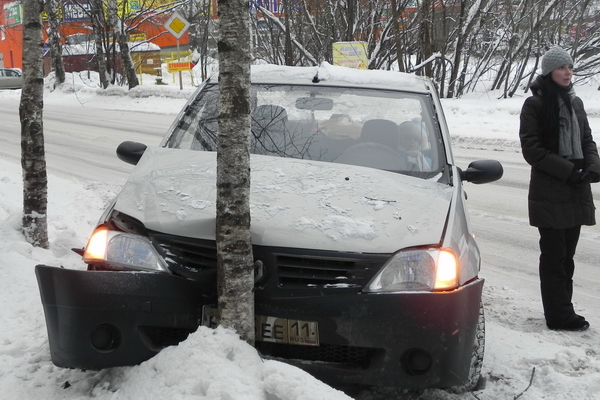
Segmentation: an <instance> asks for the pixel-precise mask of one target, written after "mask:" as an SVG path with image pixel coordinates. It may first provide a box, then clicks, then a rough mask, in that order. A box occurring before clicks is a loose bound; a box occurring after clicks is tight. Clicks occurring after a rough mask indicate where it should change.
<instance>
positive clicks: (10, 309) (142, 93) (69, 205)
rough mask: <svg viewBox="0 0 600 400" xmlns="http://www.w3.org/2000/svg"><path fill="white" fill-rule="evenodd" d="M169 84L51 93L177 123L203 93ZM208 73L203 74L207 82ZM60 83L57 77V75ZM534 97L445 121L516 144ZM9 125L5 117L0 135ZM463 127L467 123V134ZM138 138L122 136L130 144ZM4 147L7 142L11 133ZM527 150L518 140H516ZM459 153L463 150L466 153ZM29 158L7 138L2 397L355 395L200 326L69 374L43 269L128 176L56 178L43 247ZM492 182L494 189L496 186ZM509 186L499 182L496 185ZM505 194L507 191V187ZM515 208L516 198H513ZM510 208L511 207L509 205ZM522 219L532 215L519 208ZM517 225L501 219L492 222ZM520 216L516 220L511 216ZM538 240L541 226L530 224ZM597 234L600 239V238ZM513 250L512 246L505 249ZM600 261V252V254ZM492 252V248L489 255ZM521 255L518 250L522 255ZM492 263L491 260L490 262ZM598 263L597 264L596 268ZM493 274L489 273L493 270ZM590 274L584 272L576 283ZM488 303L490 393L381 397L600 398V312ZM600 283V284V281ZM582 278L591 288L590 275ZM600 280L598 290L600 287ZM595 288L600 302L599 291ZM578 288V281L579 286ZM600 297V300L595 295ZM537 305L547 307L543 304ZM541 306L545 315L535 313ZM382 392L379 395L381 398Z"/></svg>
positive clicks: (595, 112)
mask: <svg viewBox="0 0 600 400" xmlns="http://www.w3.org/2000/svg"><path fill="white" fill-rule="evenodd" d="M165 81H167V83H169V84H168V85H165V86H159V85H155V84H154V78H153V77H150V76H145V77H144V78H143V79H142V83H143V85H142V86H141V87H139V88H135V89H134V90H133V91H131V92H128V91H127V90H125V89H124V88H120V87H116V88H111V89H109V90H107V91H100V90H99V89H97V87H96V86H95V83H94V82H88V83H82V82H81V80H80V79H79V76H77V75H71V74H69V76H68V84H65V85H64V86H63V87H61V88H59V89H56V90H53V91H51V90H50V89H49V88H48V89H47V90H46V92H45V99H44V101H45V104H46V105H61V104H69V105H73V104H81V105H82V106H83V105H85V107H86V108H88V109H90V108H92V109H97V112H98V118H100V119H101V118H102V113H103V110H107V109H111V110H139V109H140V108H143V110H144V112H156V113H161V114H165V115H166V116H167V117H168V118H171V119H173V118H174V116H175V114H176V113H177V112H178V111H179V109H180V108H181V106H182V105H183V104H184V102H185V99H186V98H187V97H188V96H189V95H190V94H191V93H192V91H193V90H194V88H193V87H191V85H190V83H191V80H190V79H189V77H185V79H184V89H183V90H180V89H179V83H178V82H177V81H176V78H175V79H174V80H173V81H171V80H170V77H166V79H165ZM196 81H197V80H196ZM48 84H49V86H51V85H50V84H51V82H48ZM597 86H598V85H597V83H596V84H594V85H590V86H586V87H576V90H577V92H578V94H579V95H580V97H582V98H583V100H584V103H585V105H586V108H587V111H588V113H589V115H590V117H591V122H592V129H593V131H594V132H596V133H597V135H600V92H598V91H597V90H596V88H597ZM526 96H527V95H526V94H523V95H520V96H519V97H517V98H514V99H508V100H498V99H497V95H496V94H490V93H473V94H469V95H468V96H465V98H464V99H460V100H456V99H452V100H444V101H443V102H444V107H445V113H446V117H447V119H448V122H449V126H450V128H451V131H452V132H453V135H454V136H455V137H456V141H457V143H458V144H464V143H468V146H467V147H470V148H476V147H478V146H479V145H481V146H482V147H495V148H497V149H499V150H502V149H505V148H508V149H510V151H511V152H514V150H515V141H516V140H517V130H518V118H519V117H518V114H519V110H520V106H521V104H522V102H523V99H524V98H525V97H526ZM19 98H20V91H0V102H1V103H0V104H3V105H4V104H14V107H15V109H16V108H17V107H18V102H19ZM5 123H6V121H0V131H2V130H3V126H4V124H5ZM459 129H460V131H459ZM126 139H128V138H125V137H124V138H123V140H126ZM0 143H2V142H1V141H0ZM517 149H518V148H517ZM455 153H457V152H456V151H455ZM19 156H20V155H19V154H7V153H6V152H5V151H3V149H2V147H1V146H0V300H1V304H2V306H3V307H2V308H1V309H0V327H1V328H0V398H3V399H30V398H38V399H107V400H108V399H111V400H116V399H128V400H130V399H131V400H137V399H144V400H146V399H208V400H219V399H222V400H242V399H247V400H304V399H305V400H317V399H325V400H338V399H340V400H341V399H348V397H347V396H346V395H345V394H343V393H342V392H340V391H337V390H335V389H332V388H330V387H328V386H326V385H324V384H323V383H321V382H319V381H317V380H316V379H314V378H312V377H311V376H309V375H308V374H306V373H304V372H303V371H301V370H298V369H296V368H293V367H291V366H288V365H286V364H283V363H280V362H276V361H267V360H261V358H260V357H259V356H258V354H257V353H256V351H255V350H254V349H253V348H252V347H251V346H249V345H248V344H246V343H245V342H243V341H241V340H239V339H238V337H237V336H236V335H235V334H234V333H232V332H231V331H227V330H224V329H217V330H215V331H213V330H209V329H208V328H201V329H199V330H198V331H197V332H196V333H194V334H192V335H191V336H190V337H189V339H188V340H186V341H185V342H183V343H182V344H180V345H179V346H176V347H171V348H168V349H165V350H163V351H162V352H161V353H159V354H158V355H157V356H156V357H154V358H153V359H151V360H149V361H147V362H145V363H143V364H141V365H139V366H135V367H124V368H113V369H108V370H103V371H80V370H68V369H61V368H57V367H55V366H54V365H53V364H52V362H51V361H50V354H49V349H48V340H47V333H46V326H45V320H44V315H43V311H42V306H41V303H40V299H39V292H38V288H37V282H36V278H35V274H34V269H33V268H34V266H35V265H36V264H40V263H44V264H49V265H63V266H65V267H74V266H77V268H82V266H81V262H80V259H79V257H78V256H77V255H75V254H74V253H72V252H71V251H70V249H71V248H72V247H80V246H81V245H82V244H83V243H84V242H85V241H86V239H87V236H88V235H89V233H90V231H91V229H92V228H93V226H94V224H95V223H96V221H97V219H98V217H99V215H100V213H101V211H102V209H103V208H104V206H105V204H106V202H107V201H108V200H109V199H110V198H111V197H112V196H113V195H114V194H115V193H116V192H117V191H118V189H119V186H120V184H119V183H118V182H114V183H105V182H99V181H97V180H95V179H94V176H93V174H90V176H89V179H86V180H81V179H76V178H73V177H72V176H69V175H66V174H58V173H57V174H53V173H50V175H49V206H48V208H49V210H50V214H49V234H50V242H51V248H50V250H43V249H39V248H33V247H32V246H31V245H29V244H28V243H27V242H26V241H25V240H24V238H23V236H22V235H21V233H20V223H21V212H22V200H21V195H22V180H21V167H20V164H19ZM490 190H492V189H490ZM494 190H499V189H494ZM500 190H501V189H500ZM504 206H507V205H504ZM508 206H510V205H508ZM514 218H515V222H514V223H515V224H517V223H520V224H522V223H523V220H522V219H519V218H517V216H514ZM497 222H498V223H503V224H504V223H507V220H503V221H494V220H490V221H489V222H488V223H489V224H495V223H497ZM508 223H509V224H510V223H511V221H510V220H508ZM530 233H531V235H532V236H533V241H534V242H535V240H536V239H535V234H536V232H535V231H534V230H531V231H530ZM592 239H596V240H597V237H596V238H592ZM502 250H503V251H505V252H507V253H511V252H515V251H518V250H514V249H512V248H505V249H502ZM592 256H593V257H596V258H597V254H592ZM483 257H484V259H485V253H484V254H483ZM515 257H518V255H515ZM484 263H485V261H484ZM596 271H597V270H596ZM482 274H483V275H485V271H482ZM577 278H579V279H580V280H585V279H586V278H585V277H578V276H577V271H576V279H577ZM486 279H487V282H486V287H485V289H484V301H485V306H486V315H487V323H488V324H487V345H486V356H485V359H484V366H483V371H482V372H483V376H484V378H485V387H484V388H482V390H479V391H476V392H473V393H469V394H463V395H452V394H448V393H446V392H443V391H440V390H428V391H426V392H424V393H422V394H420V395H417V394H407V393H404V394H392V393H387V394H380V395H379V396H378V397H377V398H386V399H396V398H421V399H470V398H478V399H516V398H519V399H522V400H526V399H529V400H533V399H565V400H566V399H600V348H599V347H598V344H599V342H600V340H599V339H600V334H599V331H598V326H600V325H599V324H597V323H596V324H594V322H600V319H599V317H600V315H599V314H600V310H599V309H597V308H588V309H587V310H586V311H587V314H585V315H586V317H587V316H588V315H590V317H592V318H588V319H590V321H591V322H592V328H591V329H590V330H588V331H586V332H576V333H565V332H554V331H549V330H547V329H546V328H545V327H543V325H542V324H540V323H539V319H540V318H541V315H539V295H538V289H537V284H536V283H535V279H533V282H534V284H533V285H530V286H533V287H530V288H528V289H527V291H525V292H524V291H522V290H524V289H523V287H525V285H523V284H522V282H514V285H513V284H511V282H510V280H508V281H504V282H509V283H495V282H494V279H493V277H491V278H490V277H486ZM593 280H595V281H596V282H597V280H598V278H597V277H595V278H594V279H593ZM580 284H581V285H586V283H585V282H581V283H580ZM595 287H597V286H595ZM595 287H593V288H592V289H591V290H592V291H593V290H595V293H596V299H597V298H598V295H599V292H598V289H595ZM576 291H577V289H576ZM596 304H597V302H596ZM536 307H538V309H537V310H536ZM532 309H534V310H536V311H535V312H537V313H538V314H533V315H534V317H533V318H531V317H528V316H529V315H532ZM371 397H375V395H371Z"/></svg>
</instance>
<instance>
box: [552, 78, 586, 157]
mask: <svg viewBox="0 0 600 400" xmlns="http://www.w3.org/2000/svg"><path fill="white" fill-rule="evenodd" d="M569 97H570V98H571V100H573V99H574V98H575V90H573V87H571V88H570V89H569ZM571 104H573V103H572V102H571ZM558 119H559V127H558V136H559V141H558V154H559V155H561V156H563V157H565V158H567V159H569V160H578V159H582V158H583V150H582V149H581V131H580V130H579V122H578V121H577V115H576V114H575V109H574V108H573V106H571V110H570V112H569V108H568V107H567V105H566V104H565V102H564V101H563V99H562V98H561V97H560V96H559V97H558Z"/></svg>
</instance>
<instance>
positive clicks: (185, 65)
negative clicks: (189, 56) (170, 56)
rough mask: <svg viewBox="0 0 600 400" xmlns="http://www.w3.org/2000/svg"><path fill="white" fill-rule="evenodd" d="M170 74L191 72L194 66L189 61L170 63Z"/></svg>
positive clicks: (168, 66)
mask: <svg viewBox="0 0 600 400" xmlns="http://www.w3.org/2000/svg"><path fill="white" fill-rule="evenodd" d="M167 68H168V69H167V70H168V71H169V72H177V71H189V70H190V69H192V68H194V65H193V64H192V63H191V62H189V61H180V62H170V63H168V64H167Z"/></svg>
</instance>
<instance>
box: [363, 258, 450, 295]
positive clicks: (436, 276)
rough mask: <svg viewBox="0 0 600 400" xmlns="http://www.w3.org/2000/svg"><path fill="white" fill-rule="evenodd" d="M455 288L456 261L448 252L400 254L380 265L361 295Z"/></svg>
mask: <svg viewBox="0 0 600 400" xmlns="http://www.w3.org/2000/svg"><path fill="white" fill-rule="evenodd" d="M456 287H458V262H457V260H456V256H455V255H454V253H453V252H452V251H450V250H440V249H424V250H409V251H401V252H398V253H396V254H394V256H393V257H392V258H391V259H390V260H389V261H388V262H387V263H386V264H385V265H384V266H383V268H382V269H381V271H379V273H378V274H377V275H376V276H375V278H373V280H371V282H370V283H369V284H368V285H367V286H366V287H365V289H364V291H365V292H404V291H424V290H426V291H432V290H435V291H439V290H452V289H455V288H456Z"/></svg>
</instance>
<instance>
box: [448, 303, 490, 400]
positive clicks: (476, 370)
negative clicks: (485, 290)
mask: <svg viewBox="0 0 600 400" xmlns="http://www.w3.org/2000/svg"><path fill="white" fill-rule="evenodd" d="M484 350H485V315H484V311H483V302H480V303H479V317H478V319H477V330H476V331H475V340H474V342H473V353H472V354H471V366H470V368H469V377H468V378H467V381H466V382H465V383H464V384H462V385H459V386H453V387H451V388H448V389H446V391H448V392H450V393H456V394H460V393H466V392H470V391H472V390H473V389H475V388H476V387H477V384H478V383H479V378H480V377H481V367H482V365H483V353H484Z"/></svg>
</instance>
